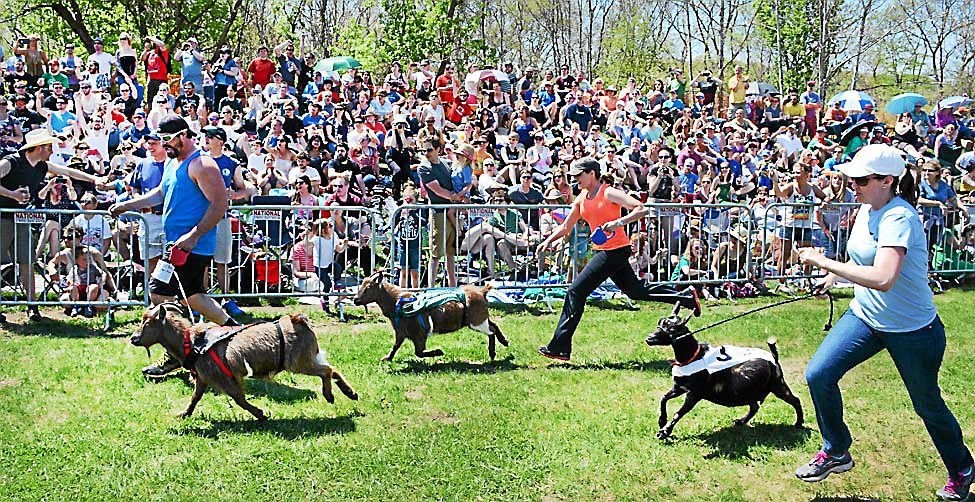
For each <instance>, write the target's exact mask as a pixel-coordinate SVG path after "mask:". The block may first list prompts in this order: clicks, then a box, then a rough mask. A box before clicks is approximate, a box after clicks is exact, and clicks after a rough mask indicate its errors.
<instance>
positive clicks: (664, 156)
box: [660, 155, 670, 159]
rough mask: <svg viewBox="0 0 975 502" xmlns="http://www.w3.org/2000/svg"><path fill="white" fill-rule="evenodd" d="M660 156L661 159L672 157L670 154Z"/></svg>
mask: <svg viewBox="0 0 975 502" xmlns="http://www.w3.org/2000/svg"><path fill="white" fill-rule="evenodd" d="M660 158H661V159H669V158H670V155H661V156H660Z"/></svg>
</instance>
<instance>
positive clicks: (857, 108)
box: [827, 91, 877, 112]
mask: <svg viewBox="0 0 975 502" xmlns="http://www.w3.org/2000/svg"><path fill="white" fill-rule="evenodd" d="M836 102H839V103H840V108H842V109H844V110H846V111H848V112H862V111H863V109H864V108H866V106H867V105H870V106H873V107H875V108H876V106H877V102H876V101H874V99H873V98H871V97H870V96H869V95H868V94H867V93H865V92H863V91H843V92H841V93H839V94H837V95H835V96H833V97H832V98H830V100H829V101H828V102H827V104H829V105H832V104H833V103H836Z"/></svg>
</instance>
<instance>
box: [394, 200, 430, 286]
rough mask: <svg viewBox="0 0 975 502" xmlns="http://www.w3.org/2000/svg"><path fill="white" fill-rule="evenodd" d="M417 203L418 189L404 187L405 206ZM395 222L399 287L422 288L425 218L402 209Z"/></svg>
mask: <svg viewBox="0 0 975 502" xmlns="http://www.w3.org/2000/svg"><path fill="white" fill-rule="evenodd" d="M415 203H416V188H414V186H413V184H412V183H409V182H407V183H406V184H404V185H403V205H404V206H405V205H409V204H415ZM396 214H397V218H396V221H394V222H393V235H394V236H395V237H394V239H395V242H394V245H395V248H396V256H397V263H398V264H399V269H400V270H399V285H400V287H401V288H418V287H420V229H421V228H422V227H423V217H422V215H421V214H420V211H419V210H416V209H402V210H400V212H398V213H396Z"/></svg>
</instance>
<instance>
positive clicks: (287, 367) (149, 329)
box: [130, 303, 359, 421]
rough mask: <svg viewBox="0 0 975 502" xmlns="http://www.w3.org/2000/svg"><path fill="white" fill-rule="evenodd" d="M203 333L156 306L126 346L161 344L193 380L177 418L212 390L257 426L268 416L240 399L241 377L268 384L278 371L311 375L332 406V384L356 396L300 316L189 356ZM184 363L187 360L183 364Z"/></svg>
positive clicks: (173, 307) (176, 310)
mask: <svg viewBox="0 0 975 502" xmlns="http://www.w3.org/2000/svg"><path fill="white" fill-rule="evenodd" d="M203 336H204V333H203V332H201V331H200V330H195V329H194V328H193V327H192V326H191V323H190V320H189V319H187V318H186V317H185V316H184V315H183V309H182V308H181V307H180V306H178V305H177V304H172V303H170V304H166V303H164V304H161V305H157V306H155V307H153V308H151V309H149V310H148V311H146V313H145V314H143V315H142V325H141V326H140V327H139V330H138V331H137V332H136V333H135V334H133V335H132V338H131V339H130V342H131V343H132V345H135V346H138V347H145V348H146V351H147V352H148V351H149V347H151V346H153V345H155V344H157V343H158V344H160V345H162V346H163V347H164V348H165V349H166V351H167V352H169V354H170V355H171V356H173V357H175V358H176V359H177V360H178V361H179V362H180V363H181V364H182V365H183V366H184V367H187V366H188V367H187V369H189V370H191V373H192V374H193V377H194V378H193V383H194V388H193V397H192V398H191V399H190V404H189V406H187V407H186V410H185V411H183V412H182V413H181V414H180V417H188V416H190V415H191V414H192V413H193V409H194V408H196V404H197V403H198V402H199V401H200V398H202V397H203V394H204V393H205V392H206V390H207V387H210V386H212V387H214V388H215V389H216V390H219V391H221V392H223V393H225V394H227V395H229V396H230V397H231V398H232V399H233V400H234V402H236V403H237V405H239V406H240V407H241V408H243V409H245V410H247V411H248V412H250V413H251V414H252V415H254V417H256V418H257V419H258V420H260V421H264V420H265V419H266V418H267V416H266V415H265V413H264V412H263V411H261V409H260V408H258V407H256V406H254V405H252V404H250V403H249V402H247V399H245V398H244V386H243V380H244V377H254V378H268V379H270V378H273V377H274V375H276V374H278V373H280V372H281V371H290V372H292V373H300V374H303V375H314V376H318V377H321V379H322V395H324V396H325V400H327V401H328V402H329V403H334V402H335V395H334V394H332V380H335V384H336V385H337V386H338V388H339V390H341V391H342V393H343V394H345V395H346V396H347V397H348V398H349V399H352V400H358V399H359V396H358V394H356V392H355V391H354V390H352V387H350V386H349V384H348V383H347V382H346V381H345V378H344V377H343V376H342V374H341V373H339V372H338V371H336V370H335V369H334V368H332V366H330V365H329V364H328V362H327V361H326V359H325V353H324V352H322V351H321V350H320V349H319V348H318V339H317V338H316V337H315V332H314V331H312V329H311V328H310V327H309V326H308V319H307V318H305V316H303V315H291V316H281V318H280V319H278V320H277V321H275V322H273V323H272V322H268V323H261V324H254V325H251V326H247V327H243V328H242V329H240V331H239V332H237V333H236V334H235V335H233V336H232V337H231V338H227V339H224V340H221V341H219V342H217V343H215V344H213V345H212V347H211V348H210V349H209V350H208V351H207V354H208V356H207V357H204V356H205V355H207V354H200V355H199V357H196V355H188V354H191V347H192V346H193V345H194V344H196V343H197V342H198V341H199V340H200V339H201V337H203ZM188 358H192V359H191V360H190V361H187V359H188Z"/></svg>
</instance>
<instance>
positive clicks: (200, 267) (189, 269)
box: [149, 253, 213, 298]
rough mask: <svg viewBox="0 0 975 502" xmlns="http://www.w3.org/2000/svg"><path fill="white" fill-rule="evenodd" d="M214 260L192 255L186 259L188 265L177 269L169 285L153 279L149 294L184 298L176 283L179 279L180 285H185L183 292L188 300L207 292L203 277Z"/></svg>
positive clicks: (150, 283)
mask: <svg viewBox="0 0 975 502" xmlns="http://www.w3.org/2000/svg"><path fill="white" fill-rule="evenodd" d="M212 259H213V257H212V256H204V255H200V254H196V253H190V254H189V256H188V257H187V258H186V263H184V264H183V265H181V266H179V267H176V271H175V272H174V273H173V276H172V277H171V278H170V279H169V282H168V283H167V282H160V281H158V280H156V279H152V281H150V282H149V292H150V293H152V294H154V295H159V296H170V297H176V298H183V293H182V292H181V291H180V290H179V284H177V282H176V279H177V278H179V283H180V284H182V285H183V291H185V292H186V297H187V298H189V297H191V296H193V295H195V294H198V293H203V292H205V291H206V289H205V288H204V287H203V277H204V275H206V269H207V267H208V266H210V260H212Z"/></svg>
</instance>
